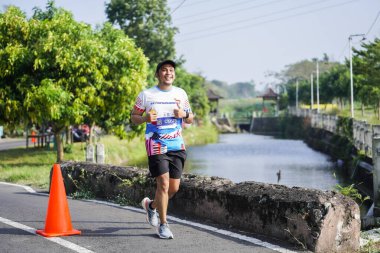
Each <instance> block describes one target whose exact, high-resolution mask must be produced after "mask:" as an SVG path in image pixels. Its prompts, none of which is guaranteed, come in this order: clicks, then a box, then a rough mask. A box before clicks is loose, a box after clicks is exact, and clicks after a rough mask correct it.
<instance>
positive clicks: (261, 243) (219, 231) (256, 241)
mask: <svg viewBox="0 0 380 253" xmlns="http://www.w3.org/2000/svg"><path fill="white" fill-rule="evenodd" d="M0 184H7V185H12V186H17V187H21V188H24V189H25V190H26V191H28V192H30V193H36V191H34V190H33V189H32V188H30V187H29V186H23V185H17V184H10V183H4V182H0ZM36 194H39V193H36ZM82 201H86V202H92V203H98V204H103V205H107V206H113V207H119V208H123V209H126V210H131V211H134V212H139V213H145V210H143V209H141V208H136V207H132V206H121V205H119V204H115V203H110V202H106V201H101V200H89V199H85V200H82ZM167 217H168V219H169V220H171V221H175V222H177V223H180V224H186V225H190V226H193V227H197V228H201V229H204V230H207V231H211V232H213V233H217V234H221V235H224V236H228V237H231V238H235V239H239V240H242V241H246V242H250V243H253V244H256V245H259V246H262V247H265V248H268V249H271V250H274V251H277V252H281V253H296V252H295V251H292V250H289V249H285V248H282V247H280V246H278V245H275V244H272V243H269V242H264V241H262V240H259V239H257V238H254V237H249V236H245V235H241V234H238V233H234V232H230V231H227V230H224V229H218V228H215V227H212V226H209V225H203V224H200V223H197V222H192V221H187V220H183V219H179V218H176V217H173V216H170V215H168V216H167ZM0 218H1V217H0ZM0 221H1V219H0ZM20 225H22V224H20ZM25 231H26V230H25ZM28 232H29V231H28ZM33 233H35V230H34V232H33ZM47 239H48V240H49V239H51V240H52V239H60V238H47ZM61 240H62V239H61ZM63 241H65V240H63ZM67 242H68V241H67ZM57 243H58V242H57ZM68 243H70V244H73V243H71V242H68ZM73 245H75V244H73ZM65 247H66V246H65ZM78 247H80V246H78ZM81 248H82V247H81ZM83 249H85V248H83ZM85 250H87V249H85ZM78 252H79V251H78ZM80 252H92V251H80Z"/></svg>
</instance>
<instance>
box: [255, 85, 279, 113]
mask: <svg viewBox="0 0 380 253" xmlns="http://www.w3.org/2000/svg"><path fill="white" fill-rule="evenodd" d="M259 97H261V98H262V99H263V104H262V107H263V113H267V112H268V108H266V107H265V104H264V101H265V100H269V101H274V102H275V105H276V106H275V116H278V111H279V100H280V95H279V94H277V93H276V92H274V91H273V90H272V88H268V89H267V90H266V91H265V93H264V94H263V95H261V96H259Z"/></svg>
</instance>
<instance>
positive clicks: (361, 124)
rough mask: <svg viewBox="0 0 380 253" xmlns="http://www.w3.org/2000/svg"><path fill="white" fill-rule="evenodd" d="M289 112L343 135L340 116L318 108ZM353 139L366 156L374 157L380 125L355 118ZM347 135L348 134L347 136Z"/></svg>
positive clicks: (312, 124) (292, 109)
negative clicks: (374, 141) (373, 150)
mask: <svg viewBox="0 0 380 253" xmlns="http://www.w3.org/2000/svg"><path fill="white" fill-rule="evenodd" d="M289 113H290V114H291V115H294V116H297V117H309V118H310V119H311V126H312V127H314V128H320V129H324V130H326V131H329V132H331V133H333V134H337V135H341V133H340V132H339V129H338V121H339V117H338V116H336V115H329V114H325V113H317V111H316V110H310V109H297V108H295V107H290V108H289ZM352 124H353V125H352V129H353V132H352V139H353V143H354V145H355V148H356V149H357V150H362V151H363V152H364V153H365V155H366V156H368V157H370V158H372V137H373V136H375V135H380V125H371V124H368V123H367V122H366V121H360V120H355V119H354V120H353V123H352ZM346 137H347V136H346Z"/></svg>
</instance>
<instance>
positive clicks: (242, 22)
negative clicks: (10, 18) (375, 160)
mask: <svg viewBox="0 0 380 253" xmlns="http://www.w3.org/2000/svg"><path fill="white" fill-rule="evenodd" d="M46 2H47V1H46V0H0V7H2V10H3V9H4V6H6V5H10V4H12V5H15V6H18V7H19V8H20V9H22V10H23V11H24V12H26V13H27V15H28V17H29V16H30V15H31V14H32V13H33V11H32V8H33V7H34V6H38V7H40V8H44V7H45V6H46ZM105 2H108V1H105V0H80V1H77V0H56V5H57V6H58V7H63V8H65V9H67V10H69V11H71V12H72V13H73V14H74V18H75V19H76V20H78V21H83V22H85V23H89V24H91V25H93V26H95V25H96V24H101V23H103V22H105V21H106V20H107V18H106V15H105V12H104V10H105ZM168 6H169V7H170V9H171V16H172V23H173V26H175V27H177V28H178V29H179V33H178V34H176V37H175V42H176V53H177V57H179V56H182V57H183V58H184V59H185V60H186V62H185V64H184V67H185V69H186V70H187V71H189V72H191V73H198V74H201V75H202V76H204V77H206V79H208V80H220V81H224V82H227V83H229V84H232V83H236V82H248V81H254V82H255V84H256V85H257V88H260V87H265V86H267V85H268V84H269V85H271V84H274V83H275V82H276V80H275V79H273V78H272V77H271V76H270V73H274V72H281V71H282V70H284V69H285V68H286V66H287V65H289V64H293V63H296V62H298V61H302V60H305V59H309V60H310V59H312V58H319V59H321V58H322V57H323V54H324V53H326V54H327V55H328V56H329V57H330V60H335V61H340V62H344V60H345V59H346V58H348V56H349V47H348V38H349V36H350V35H353V34H365V35H366V41H367V42H371V41H373V40H374V38H376V37H380V17H379V15H380V1H379V0H168ZM360 39H361V37H354V38H353V46H354V47H356V48H360Z"/></svg>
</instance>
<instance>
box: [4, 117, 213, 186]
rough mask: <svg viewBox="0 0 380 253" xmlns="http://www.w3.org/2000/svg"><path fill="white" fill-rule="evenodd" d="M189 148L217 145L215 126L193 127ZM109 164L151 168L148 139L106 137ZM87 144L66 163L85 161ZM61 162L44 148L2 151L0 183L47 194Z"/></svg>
mask: <svg viewBox="0 0 380 253" xmlns="http://www.w3.org/2000/svg"><path fill="white" fill-rule="evenodd" d="M184 138H185V142H186V145H188V146H190V145H200V144H206V143H210V142H216V141H217V139H218V134H217V130H216V129H215V128H214V127H213V126H211V125H205V126H202V127H195V126H191V127H189V128H187V129H185V130H184ZM99 143H102V144H104V148H105V163H108V164H113V165H120V166H136V167H147V157H146V151H145V141H144V136H141V137H137V138H134V139H132V140H120V139H119V138H117V137H116V136H103V137H101V139H100V141H99ZM85 147H86V145H85V143H74V144H73V145H72V152H70V153H65V154H64V160H65V161H68V160H71V161H85ZM56 159H57V153H56V151H55V150H46V149H41V148H29V149H26V148H17V149H11V150H4V151H0V161H1V163H0V181H5V182H12V183H18V184H23V185H30V186H32V187H34V188H37V189H43V190H46V189H47V188H48V186H49V175H50V169H51V167H52V166H53V164H54V163H55V161H56Z"/></svg>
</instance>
